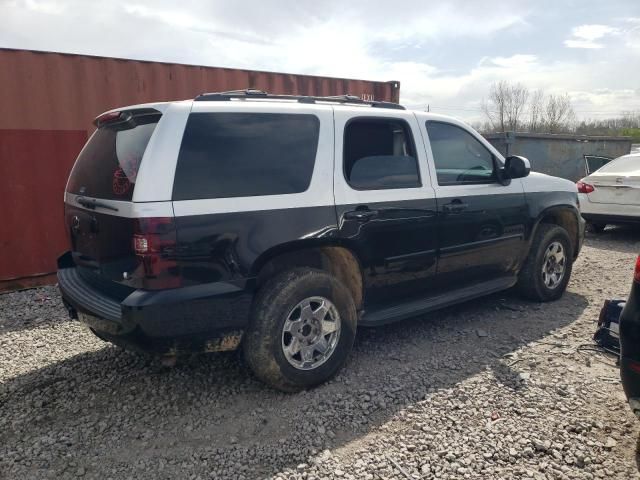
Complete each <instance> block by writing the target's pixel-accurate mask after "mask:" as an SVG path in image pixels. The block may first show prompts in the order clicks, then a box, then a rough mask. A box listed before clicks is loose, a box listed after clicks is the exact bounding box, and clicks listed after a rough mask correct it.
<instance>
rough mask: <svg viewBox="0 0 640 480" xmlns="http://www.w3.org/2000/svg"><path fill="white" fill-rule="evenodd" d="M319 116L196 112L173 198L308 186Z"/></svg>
mask: <svg viewBox="0 0 640 480" xmlns="http://www.w3.org/2000/svg"><path fill="white" fill-rule="evenodd" d="M319 131H320V121H319V120H318V118H317V117H316V116H314V115H306V114H305V115H298V114H277V113H192V114H191V115H190V116H189V119H188V120H187V126H186V127H185V132H184V137H183V138H182V145H181V146H180V153H179V155H178V165H177V167H176V175H175V180H174V184H173V199H174V200H193V199H201V198H229V197H251V196H256V195H281V194H287V193H300V192H304V191H305V190H306V189H307V188H309V184H310V183H311V176H312V174H313V167H314V163H315V159H316V152H317V150H318V135H319Z"/></svg>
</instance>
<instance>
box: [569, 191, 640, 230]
mask: <svg viewBox="0 0 640 480" xmlns="http://www.w3.org/2000/svg"><path fill="white" fill-rule="evenodd" d="M578 198H579V200H580V213H581V214H582V216H583V217H584V218H585V220H587V221H588V222H592V223H640V205H626V204H617V203H597V202H592V201H590V200H589V196H588V195H587V194H584V193H579V194H578Z"/></svg>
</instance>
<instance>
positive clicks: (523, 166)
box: [503, 155, 531, 178]
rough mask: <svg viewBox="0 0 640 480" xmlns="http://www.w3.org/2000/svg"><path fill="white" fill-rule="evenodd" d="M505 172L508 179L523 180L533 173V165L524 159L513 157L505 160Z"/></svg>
mask: <svg viewBox="0 0 640 480" xmlns="http://www.w3.org/2000/svg"><path fill="white" fill-rule="evenodd" d="M503 171H504V176H505V177H506V178H523V177H526V176H527V175H529V172H531V164H530V163H529V160H527V159H526V158H524V157H520V156H518V155H511V156H509V157H507V159H506V160H505V162H504V170H503Z"/></svg>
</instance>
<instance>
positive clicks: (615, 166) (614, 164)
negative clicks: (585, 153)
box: [598, 155, 640, 174]
mask: <svg viewBox="0 0 640 480" xmlns="http://www.w3.org/2000/svg"><path fill="white" fill-rule="evenodd" d="M638 171H640V155H624V156H622V157H618V158H616V159H615V160H612V161H611V162H609V163H607V164H606V165H605V166H604V167H602V168H601V169H600V170H598V173H619V174H623V173H626V174H635V172H638Z"/></svg>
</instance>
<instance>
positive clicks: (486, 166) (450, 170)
mask: <svg viewBox="0 0 640 480" xmlns="http://www.w3.org/2000/svg"><path fill="white" fill-rule="evenodd" d="M427 133H428V134H429V142H430V143H431V152H432V153H433V161H434V162H435V166H436V174H437V176H438V185H464V184H469V183H494V182H495V181H496V177H495V172H494V157H493V154H492V153H491V152H490V151H489V150H487V148H486V147H485V146H484V145H482V143H480V142H479V141H478V139H477V138H475V137H474V136H473V135H471V134H470V133H469V132H467V131H466V130H464V129H463V128H460V127H458V126H456V125H452V124H450V123H444V122H434V121H428V122H427Z"/></svg>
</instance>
